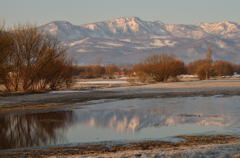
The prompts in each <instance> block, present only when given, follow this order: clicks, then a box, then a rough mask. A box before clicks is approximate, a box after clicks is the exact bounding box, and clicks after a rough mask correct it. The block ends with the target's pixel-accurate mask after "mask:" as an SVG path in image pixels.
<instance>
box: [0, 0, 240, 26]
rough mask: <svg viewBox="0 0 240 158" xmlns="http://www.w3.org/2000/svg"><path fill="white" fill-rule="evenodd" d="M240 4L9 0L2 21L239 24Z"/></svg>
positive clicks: (216, 1) (184, 0)
mask: <svg viewBox="0 0 240 158" xmlns="http://www.w3.org/2000/svg"><path fill="white" fill-rule="evenodd" d="M238 6H240V1H236V0H231V1H225V0H212V1H207V0H202V1H192V0H182V1H178V0H171V1H164V0H152V1H150V2H149V1H148V2H147V1H144V0H132V1H127V0H122V1H112V0H102V1H93V0H89V1H77V0H69V1H64V0H51V1H47V0H42V1H31V0H22V1H17V0H10V1H5V2H2V4H1V6H0V21H5V23H6V25H7V26H12V25H15V24H18V23H21V24H24V23H28V24H36V25H43V24H46V23H48V22H51V21H69V22H71V23H73V24H77V25H81V24H88V23H94V22H98V21H106V20H110V19H115V18H120V17H130V16H135V17H139V18H141V19H143V20H146V21H162V22H164V23H168V24H196V23H201V22H208V23H213V22H219V21H233V22H237V23H239V22H240V14H239V8H238Z"/></svg>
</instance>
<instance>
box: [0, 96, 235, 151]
mask: <svg viewBox="0 0 240 158" xmlns="http://www.w3.org/2000/svg"><path fill="white" fill-rule="evenodd" d="M239 103H240V97H239V96H233V97H221V96H214V97H183V98H154V99H130V100H115V101H114V100H109V101H107V100H106V101H103V100H102V101H96V102H93V104H91V105H86V106H79V107H78V106H76V108H74V109H72V110H69V111H57V112H48V113H37V114H35V113H28V114H11V115H2V116H0V138H1V139H0V149H11V148H20V147H38V146H46V145H61V144H71V143H73V144H75V143H92V142H101V141H133V140H134V141H135V140H145V139H153V140H155V139H161V138H166V137H171V136H177V135H190V134H219V133H232V134H238V133H239V132H240V104H239Z"/></svg>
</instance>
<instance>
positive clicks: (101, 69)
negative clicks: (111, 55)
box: [74, 65, 121, 79]
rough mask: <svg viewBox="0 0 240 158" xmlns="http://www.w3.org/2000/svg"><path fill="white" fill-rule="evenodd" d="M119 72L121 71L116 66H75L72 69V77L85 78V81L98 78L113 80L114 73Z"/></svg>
mask: <svg viewBox="0 0 240 158" xmlns="http://www.w3.org/2000/svg"><path fill="white" fill-rule="evenodd" d="M119 71H121V70H120V68H119V67H118V66H116V65H107V66H101V65H88V66H75V67H74V76H79V77H81V78H85V79H90V78H99V77H102V78H104V77H107V78H113V76H114V73H115V72H119Z"/></svg>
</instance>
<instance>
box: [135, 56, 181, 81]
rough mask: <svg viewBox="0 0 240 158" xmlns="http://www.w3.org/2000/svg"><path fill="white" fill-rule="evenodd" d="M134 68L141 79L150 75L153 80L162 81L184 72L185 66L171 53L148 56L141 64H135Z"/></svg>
mask: <svg viewBox="0 0 240 158" xmlns="http://www.w3.org/2000/svg"><path fill="white" fill-rule="evenodd" d="M135 70H136V71H135V73H136V75H137V76H139V78H140V79H141V80H142V79H146V78H147V77H151V78H152V79H153V80H154V81H157V82H162V81H167V80H168V79H169V78H170V77H173V78H174V77H176V76H178V75H180V74H183V73H185V66H184V63H183V62H182V61H181V60H179V59H176V58H175V57H173V56H171V55H167V54H159V55H153V56H150V57H148V58H147V59H146V60H145V61H144V62H143V63H142V64H138V65H135Z"/></svg>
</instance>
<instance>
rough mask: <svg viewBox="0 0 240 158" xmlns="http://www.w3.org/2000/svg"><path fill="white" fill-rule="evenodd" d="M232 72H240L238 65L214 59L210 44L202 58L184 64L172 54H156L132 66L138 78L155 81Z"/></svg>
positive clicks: (222, 74) (202, 78)
mask: <svg viewBox="0 0 240 158" xmlns="http://www.w3.org/2000/svg"><path fill="white" fill-rule="evenodd" d="M234 73H240V66H239V65H238V64H234V63H231V62H228V61H222V60H217V61H214V60H213V59H212V48H211V47H210V46H209V47H208V52H207V53H206V57H205V58H204V59H200V60H196V61H193V62H191V63H189V64H185V63H184V62H183V61H181V60H180V59H177V58H176V57H175V56H173V55H169V54H158V55H153V56H149V57H148V58H147V59H145V60H144V61H143V62H141V63H139V64H136V65H134V66H133V68H132V74H133V75H135V76H137V77H138V78H139V80H141V81H149V80H153V81H157V82H166V81H169V80H170V79H172V80H177V76H178V75H182V74H190V75H197V76H198V78H199V79H200V80H207V79H209V78H210V77H217V76H232V75H233V74H234Z"/></svg>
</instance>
